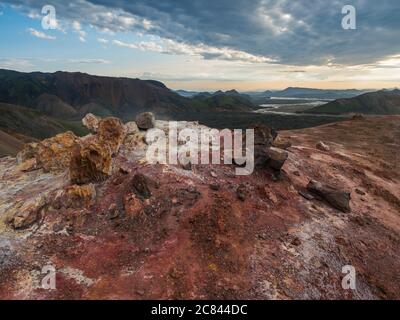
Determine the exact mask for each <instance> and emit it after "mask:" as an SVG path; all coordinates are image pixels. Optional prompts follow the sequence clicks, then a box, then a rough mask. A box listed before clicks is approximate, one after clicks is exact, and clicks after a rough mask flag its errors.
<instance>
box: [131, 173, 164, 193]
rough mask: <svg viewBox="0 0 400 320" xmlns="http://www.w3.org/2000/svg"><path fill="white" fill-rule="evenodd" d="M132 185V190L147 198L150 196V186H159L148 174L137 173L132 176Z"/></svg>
mask: <svg viewBox="0 0 400 320" xmlns="http://www.w3.org/2000/svg"><path fill="white" fill-rule="evenodd" d="M132 186H133V190H134V192H135V193H136V194H137V195H138V196H139V197H142V198H144V199H148V198H150V197H151V195H152V193H151V187H156V188H158V187H159V184H158V183H157V182H156V181H153V180H152V179H151V178H149V177H148V176H146V175H144V174H141V173H138V174H135V175H134V176H133V179H132Z"/></svg>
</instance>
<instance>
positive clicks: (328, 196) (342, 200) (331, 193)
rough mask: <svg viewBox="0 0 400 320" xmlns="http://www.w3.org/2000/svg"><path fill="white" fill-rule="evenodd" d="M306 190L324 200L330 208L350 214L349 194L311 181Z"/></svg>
mask: <svg viewBox="0 0 400 320" xmlns="http://www.w3.org/2000/svg"><path fill="white" fill-rule="evenodd" d="M307 189H308V190H309V191H310V192H312V193H314V194H316V195H317V196H319V197H321V198H322V199H324V200H325V201H326V202H328V203H329V204H330V205H331V206H332V207H334V208H336V209H338V210H340V211H342V212H350V211H351V209H350V198H351V197H350V192H347V191H344V190H340V189H338V188H335V187H332V186H329V185H326V184H322V183H321V182H318V181H315V180H311V181H310V182H309V183H308V185H307Z"/></svg>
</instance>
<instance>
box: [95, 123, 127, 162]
mask: <svg viewBox="0 0 400 320" xmlns="http://www.w3.org/2000/svg"><path fill="white" fill-rule="evenodd" d="M125 136H126V129H125V126H124V125H123V124H122V122H121V120H119V119H118V118H114V117H109V118H105V119H103V120H101V121H100V122H99V128H98V139H99V141H100V143H102V144H104V145H108V146H109V147H110V150H111V152H112V154H116V153H118V150H119V148H120V146H121V144H122V142H123V141H124V139H125Z"/></svg>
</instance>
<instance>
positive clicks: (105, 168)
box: [69, 137, 112, 185]
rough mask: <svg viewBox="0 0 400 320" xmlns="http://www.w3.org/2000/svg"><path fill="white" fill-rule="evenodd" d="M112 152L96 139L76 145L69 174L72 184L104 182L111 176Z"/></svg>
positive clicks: (106, 145)
mask: <svg viewBox="0 0 400 320" xmlns="http://www.w3.org/2000/svg"><path fill="white" fill-rule="evenodd" d="M111 156H112V152H111V149H110V147H109V145H108V144H103V143H101V142H100V141H99V140H98V139H96V137H93V139H90V140H88V141H86V142H85V143H82V144H76V145H75V147H74V150H73V153H72V157H71V161H70V166H69V174H70V180H71V182H72V183H74V184H78V185H81V184H87V183H91V182H100V181H104V180H105V179H107V178H108V177H109V176H110V175H111V169H112V157H111Z"/></svg>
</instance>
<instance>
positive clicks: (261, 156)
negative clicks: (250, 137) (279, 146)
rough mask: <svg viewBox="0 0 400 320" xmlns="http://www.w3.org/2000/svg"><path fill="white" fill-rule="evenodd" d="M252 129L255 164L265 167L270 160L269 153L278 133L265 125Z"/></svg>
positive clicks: (258, 125) (257, 125)
mask: <svg viewBox="0 0 400 320" xmlns="http://www.w3.org/2000/svg"><path fill="white" fill-rule="evenodd" d="M250 129H253V130H254V164H255V166H264V165H265V164H266V162H267V160H268V153H267V151H268V149H269V148H270V147H271V145H272V143H273V142H274V141H275V139H276V137H277V133H276V131H275V130H274V129H272V128H270V127H267V126H266V125H263V124H255V125H253V126H252V127H251V128H250ZM243 141H244V142H245V141H246V140H245V139H244V140H243Z"/></svg>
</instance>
